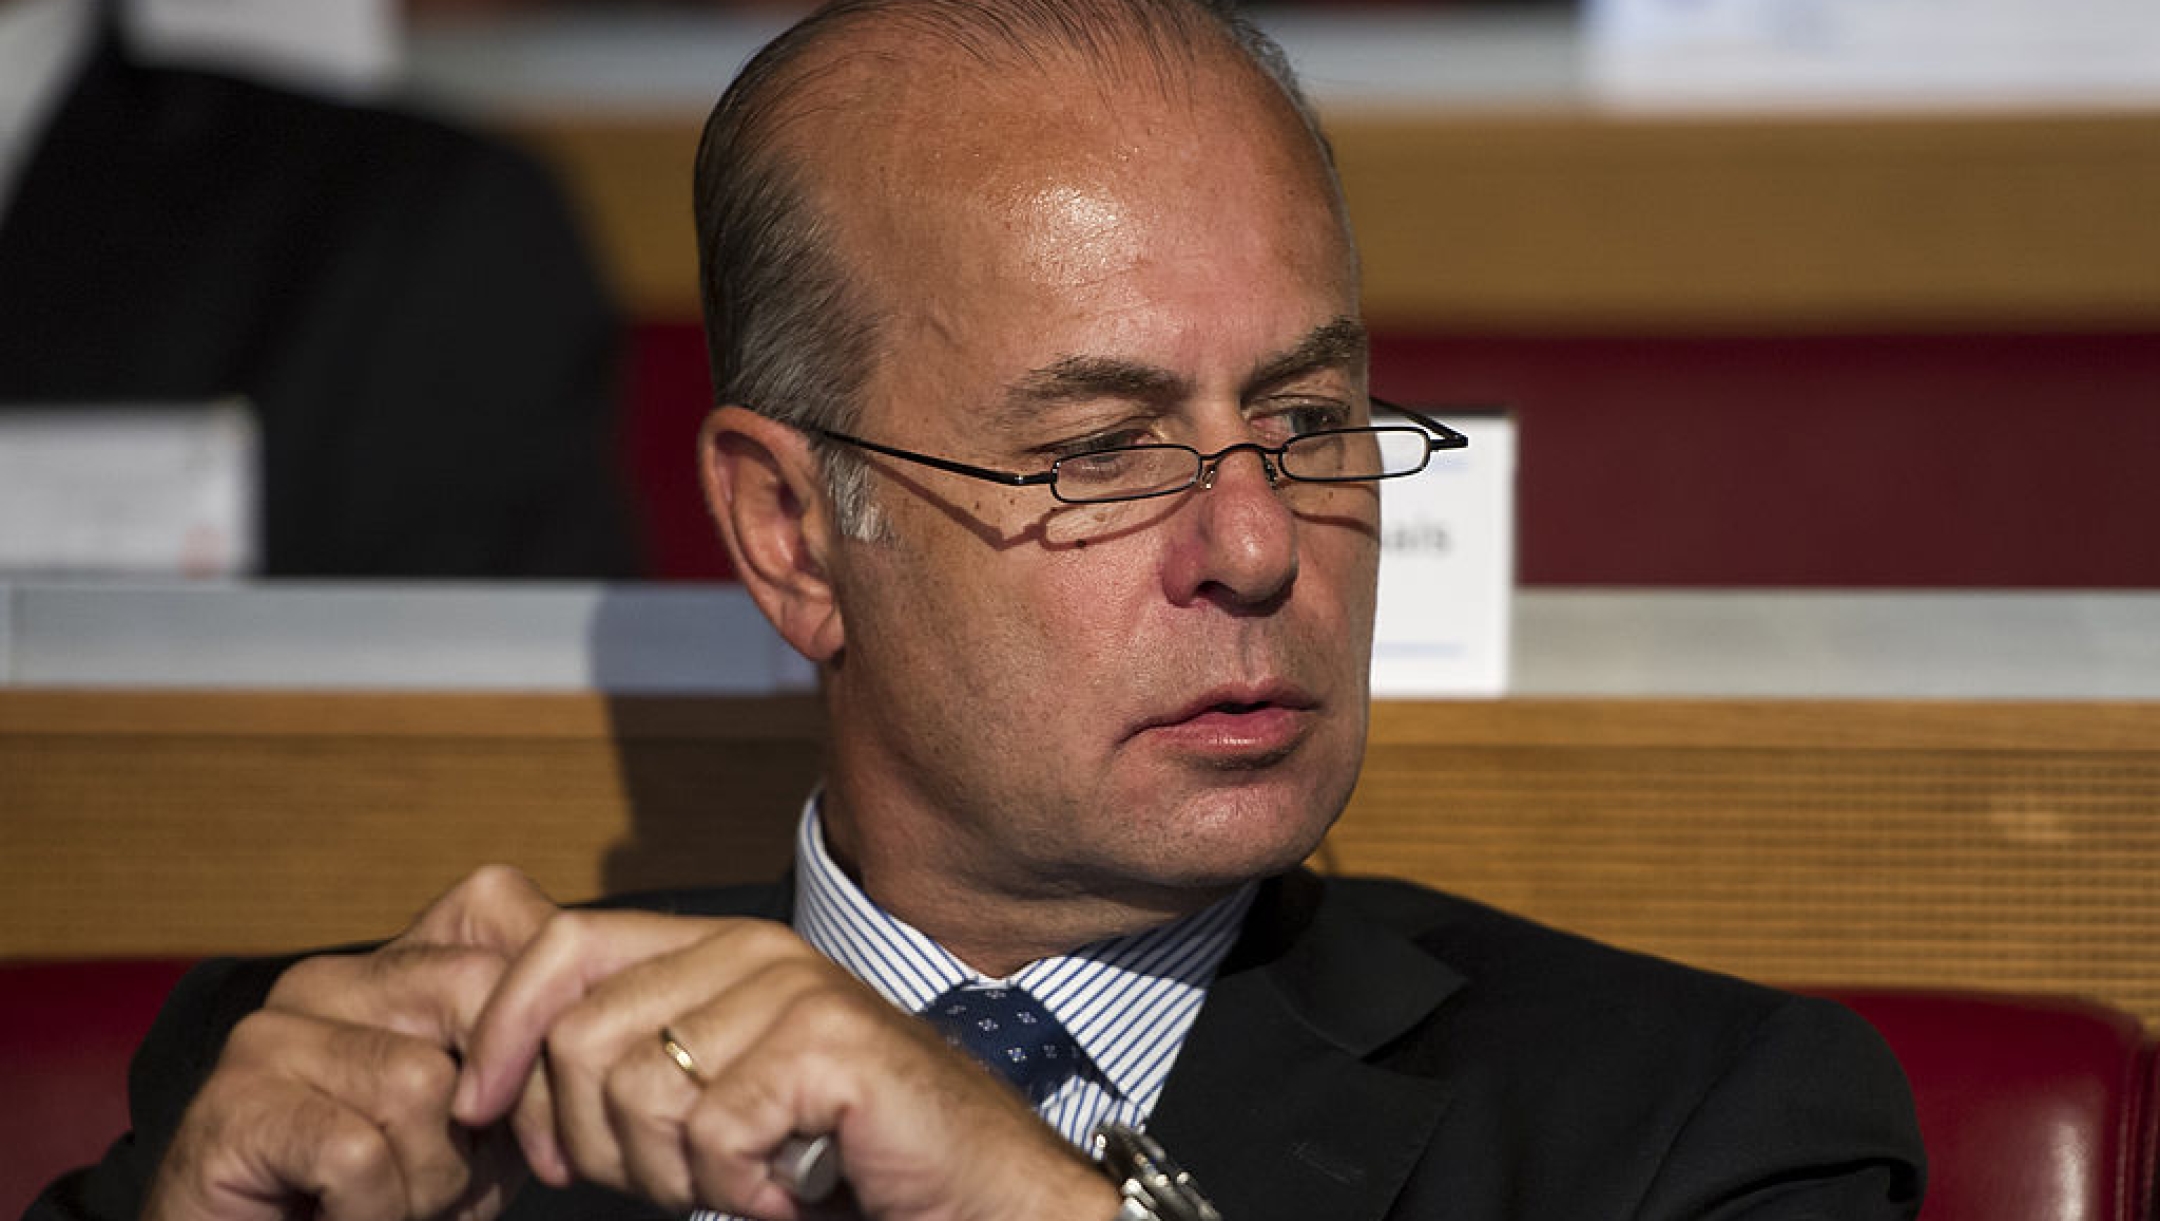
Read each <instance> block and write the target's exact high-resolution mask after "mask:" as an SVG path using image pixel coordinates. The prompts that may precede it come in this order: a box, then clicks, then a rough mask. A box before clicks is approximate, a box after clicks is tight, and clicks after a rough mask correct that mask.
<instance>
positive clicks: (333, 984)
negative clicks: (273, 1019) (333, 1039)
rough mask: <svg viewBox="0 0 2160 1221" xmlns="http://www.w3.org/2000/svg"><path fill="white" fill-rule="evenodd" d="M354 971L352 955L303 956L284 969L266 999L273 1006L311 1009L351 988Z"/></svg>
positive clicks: (266, 1002)
mask: <svg viewBox="0 0 2160 1221" xmlns="http://www.w3.org/2000/svg"><path fill="white" fill-rule="evenodd" d="M353 974H354V964H353V959H352V958H351V957H350V956H348V955H340V954H318V955H315V956H314V957H312V958H303V959H301V960H300V961H298V962H296V963H294V964H292V965H291V966H289V967H287V968H285V970H284V971H282V972H280V973H279V975H278V978H277V982H276V983H274V984H272V985H271V987H270V995H269V997H268V998H267V1000H266V1001H265V1002H264V1003H265V1004H267V1005H269V1006H270V1007H272V1008H278V1009H293V1010H302V1011H305V1010H310V1009H315V1008H319V1007H320V1006H321V1004H322V1002H323V1001H324V1000H326V999H327V998H329V997H333V996H336V995H337V994H338V993H339V992H340V991H342V990H343V989H345V988H347V987H349V986H350V985H351V983H352V979H353Z"/></svg>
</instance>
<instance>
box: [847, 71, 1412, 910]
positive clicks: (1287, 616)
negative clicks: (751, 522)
mask: <svg viewBox="0 0 2160 1221" xmlns="http://www.w3.org/2000/svg"><path fill="white" fill-rule="evenodd" d="M1233 82H1236V83H1233ZM960 88H961V92H962V93H963V94H965V93H972V92H975V91H976V90H977V89H978V88H984V87H978V86H973V85H968V86H962V87H960ZM1190 88H1191V92H1192V95H1193V96H1191V97H1185V98H1180V99H1177V100H1165V99H1163V98H1161V97H1159V96H1157V95H1156V93H1155V91H1154V90H1152V89H1140V90H1129V91H1121V90H1112V89H1105V88H1101V87H1099V86H1097V85H1096V84H1095V83H1093V82H1090V81H1086V80H1084V79H1083V80H1077V81H1075V82H1074V83H1073V84H1072V85H1071V87H1069V88H1065V89H1050V90H1042V89H1032V88H1031V89H1030V90H1029V91H1027V93H1025V94H1021V93H1019V92H1017V91H1007V92H1006V93H1004V94H1002V95H998V94H995V93H994V91H989V93H990V95H989V96H978V97H974V98H968V99H963V100H962V101H960V102H959V103H957V104H955V103H953V100H952V98H951V97H950V95H949V94H948V95H947V96H944V97H941V98H939V99H938V104H936V105H926V106H923V107H920V108H917V109H914V110H907V109H905V108H903V110H902V111H901V112H899V113H895V114H894V115H893V116H892V122H891V124H890V126H889V127H884V128H881V130H880V131H879V132H877V133H873V134H870V135H866V136H864V137H862V138H860V140H859V143H860V145H861V147H859V148H857V149H854V150H853V152H854V154H855V155H853V156H852V157H848V156H836V157H834V158H833V161H834V162H836V163H842V164H844V165H845V167H846V168H844V169H841V170H838V171H836V172H835V174H834V176H833V177H832V178H831V179H829V180H828V183H829V186H830V187H831V188H832V189H833V190H834V191H835V194H834V195H833V196H832V197H831V198H832V199H834V200H835V201H842V202H837V203H836V205H835V206H836V207H837V208H838V209H839V210H840V214H841V215H842V217H843V218H844V219H843V221H842V224H841V229H842V234H841V237H842V243H843V248H844V249H845V250H847V251H848V254H849V257H850V258H851V259H853V260H855V262H854V265H855V266H859V267H867V268H869V269H870V275H869V279H870V282H871V283H872V284H873V285H874V286H875V287H874V293H875V295H876V298H877V303H878V305H879V306H880V307H881V308H882V310H883V311H884V313H883V318H882V322H881V332H880V333H881V338H882V353H881V357H880V359H879V361H878V363H877V367H876V371H875V373H874V375H873V379H872V388H871V392H870V394H869V396H868V401H867V402H866V404H865V413H864V415H863V417H862V418H861V420H860V421H858V423H857V425H856V432H857V433H858V434H859V435H861V436H864V437H866V438H868V439H871V440H875V441H878V442H882V443H885V444H889V445H895V446H899V447H902V448H906V449H911V450H917V451H922V452H926V453H930V454H935V455H939V456H943V457H948V458H952V459H956V460H958V461H962V462H967V463H971V464H975V465H979V466H985V467H992V468H996V469H1000V470H1008V471H1037V470H1042V469H1044V468H1045V467H1047V466H1048V464H1049V462H1050V461H1051V460H1052V459H1053V458H1055V457H1057V456H1060V455H1062V454H1066V453H1070V452H1073V451H1074V450H1077V449H1080V448H1084V447H1085V446H1086V445H1088V444H1090V443H1101V442H1102V441H1103V440H1104V439H1108V442H1109V443H1112V444H1129V443H1139V442H1151V441H1164V442H1176V443H1182V444H1186V445H1191V446H1193V447H1195V448H1197V449H1199V450H1201V451H1202V452H1211V451H1215V450H1219V449H1221V448H1222V447H1224V446H1228V445H1234V444H1238V443H1241V442H1247V441H1251V440H1255V439H1265V438H1266V437H1267V436H1269V435H1272V434H1270V433H1269V432H1268V430H1269V429H1273V428H1278V427H1280V425H1281V423H1282V421H1283V420H1284V419H1287V418H1297V419H1300V420H1304V419H1309V418H1311V417H1310V416H1297V417H1290V416H1286V415H1285V413H1296V412H1306V413H1310V412H1319V413H1322V414H1323V415H1325V416H1327V417H1329V418H1333V417H1335V416H1342V417H1346V422H1349V423H1362V422H1364V417H1363V412H1364V409H1365V398H1364V395H1365V347H1364V342H1363V332H1362V330H1361V328H1359V327H1358V325H1357V324H1356V322H1355V321H1354V319H1355V318H1356V315H1357V300H1356V294H1357V287H1356V274H1355V270H1354V263H1353V259H1352V256H1351V253H1350V251H1349V249H1348V243H1347V238H1346V236H1345V234H1344V232H1343V229H1342V226H1341V225H1340V223H1339V222H1338V221H1337V219H1336V218H1335V216H1334V215H1333V214H1332V212H1331V210H1330V208H1329V206H1328V197H1327V195H1326V194H1325V186H1324V182H1323V179H1322V178H1321V176H1320V174H1321V172H1320V170H1319V167H1318V165H1317V162H1316V160H1315V154H1314V153H1313V151H1312V150H1311V149H1310V148H1309V147H1307V146H1306V145H1305V144H1304V142H1303V139H1302V136H1301V135H1300V134H1299V133H1297V132H1296V131H1294V130H1285V129H1284V126H1283V119H1284V118H1285V117H1286V116H1287V111H1286V110H1278V111H1269V112H1267V113H1266V118H1265V119H1263V118H1262V117H1260V116H1259V115H1258V114H1256V112H1255V110H1254V108H1253V107H1254V98H1255V96H1256V95H1255V93H1254V92H1253V91H1252V87H1251V82H1250V81H1245V80H1242V78H1233V77H1229V76H1227V75H1225V76H1223V77H1222V78H1221V79H1216V80H1210V79H1207V74H1205V73H1203V74H1202V79H1199V80H1195V81H1194V82H1193V83H1192V84H1191V86H1190ZM1052 97H1054V98H1055V99H1057V100H1055V101H1051V100H1047V99H1048V98H1052ZM970 102H972V103H974V104H970ZM845 201H854V202H853V203H849V202H845ZM863 201H874V203H873V204H872V205H871V206H862V203H863ZM866 458H867V460H868V461H869V462H870V464H871V466H872V467H873V468H874V470H875V473H874V474H873V475H872V476H871V479H872V485H873V497H874V501H875V503H876V505H877V506H878V508H879V510H880V512H881V515H882V517H883V520H884V522H885V530H884V531H883V535H882V537H880V538H878V539H875V540H872V541H847V542H843V543H841V544H839V546H838V550H837V552H836V556H835V563H834V566H833V567H834V573H833V575H834V580H835V582H836V584H837V586H838V592H839V597H840V605H841V614H842V617H843V623H844V631H845V644H844V647H843V649H842V652H841V655H840V656H839V658H838V659H837V662H836V664H835V665H834V666H833V668H832V669H831V671H830V673H829V675H828V679H829V684H830V686H829V690H830V693H831V697H832V708H833V715H834V741H835V747H834V749H835V758H834V767H833V773H832V794H833V801H834V802H835V804H836V806H838V807H839V808H841V809H844V810H846V811H847V812H848V813H847V814H846V815H845V816H846V817H848V818H850V819H852V820H853V821H854V823H855V824H856V825H857V827H858V829H857V831H856V832H855V834H854V836H853V843H854V845H855V848H856V851H857V854H858V856H859V857H860V863H861V866H862V868H863V870H864V873H865V875H866V877H865V881H866V884H868V885H869V886H870V887H871V889H872V893H877V890H878V886H879V882H880V879H879V877H878V876H877V874H878V871H879V870H880V868H882V867H883V865H884V863H885V862H887V861H893V862H896V867H897V868H903V869H904V868H909V867H911V866H909V865H906V864H898V863H897V862H902V861H913V862H914V865H913V866H912V867H915V868H936V869H939V870H942V871H943V872H944V876H946V877H947V878H948V879H950V880H951V883H952V885H954V886H955V887H958V888H960V889H962V890H968V891H973V892H976V893H979V894H987V895H1014V896H1041V895H1045V894H1058V893H1064V894H1079V893H1085V894H1109V895H1117V894H1129V895H1131V896H1133V897H1134V898H1135V899H1136V901H1139V902H1143V903H1146V902H1154V903H1158V904H1162V905H1165V906H1175V905H1177V902H1178V900H1174V899H1171V898H1170V897H1169V896H1181V897H1190V896H1191V895H1193V894H1195V893H1202V892H1213V891H1217V890H1220V889H1222V888H1224V887H1226V886H1229V885H1233V884H1235V883H1237V882H1239V881H1242V880H1244V879H1246V878H1249V877H1252V876H1257V875H1260V874H1264V873H1268V872H1273V871H1276V870H1279V869H1281V868H1284V867H1287V866H1288V865H1290V864H1293V863H1295V862H1296V861H1298V860H1300V859H1302V857H1303V856H1304V855H1306V854H1307V853H1308V852H1309V851H1311V850H1312V849H1313V848H1314V847H1315V846H1316V845H1317V842H1318V840H1319V837H1320V836H1321V835H1322V834H1323V833H1324V831H1325V829H1326V827H1327V825H1328V823H1329V822H1330V821H1331V820H1332V819H1333V817H1334V815H1335V814H1336V813H1337V812H1338V811H1339V810H1340V808H1341V806H1342V804H1343V802H1344V801H1345V800H1346V799H1347V797H1348V794H1349V790H1350V787H1351V785H1352V783H1353V781H1354V779H1355V776H1356V771H1357V767H1358V763H1359V759H1360V756H1361V754H1362V750H1363V741H1364V726H1365V716H1366V674H1367V667H1368V655H1369V650H1370V643H1371V625H1372V611H1373V589H1374V579H1375V572H1376V565H1377V559H1378V542H1377V536H1378V531H1377V519H1378V500H1377V495H1376V493H1375V491H1374V489H1373V488H1372V487H1371V486H1370V485H1348V486H1338V487H1323V486H1321V485H1296V484H1285V485H1283V486H1282V487H1280V488H1277V487H1272V486H1270V483H1269V480H1268V478H1267V475H1266V473H1265V471H1264V468H1263V465H1262V463H1261V462H1260V461H1259V459H1258V458H1257V457H1255V456H1254V455H1253V454H1252V453H1250V452H1240V453H1238V454H1235V455H1232V456H1230V457H1228V458H1226V459H1225V460H1224V461H1223V463H1222V464H1221V467H1220V469H1219V470H1218V471H1217V472H1216V474H1215V476H1214V478H1213V481H1212V487H1210V488H1207V489H1202V488H1197V487H1196V488H1194V489H1192V490H1190V491H1188V492H1185V493H1182V494H1179V495H1175V496H1170V497H1165V498H1161V499H1155V500H1149V501H1145V502H1139V503H1134V504H1128V505H1123V506H1118V507H1117V508H1115V509H1108V510H1106V509H1100V508H1085V507H1073V506H1066V505H1061V504H1059V503H1058V502H1057V501H1055V500H1054V499H1053V498H1052V497H1051V495H1050V494H1049V492H1048V491H1047V490H1046V489H1043V488H1035V487H1031V488H1006V487H999V486H995V485H992V484H988V483H983V482H978V481H975V480H971V479H967V478H963V477H960V476H955V475H950V474H946V473H943V472H938V471H934V470H928V469H925V468H922V467H918V466H912V465H908V464H904V463H898V462H893V461H890V460H887V459H883V458H878V457H875V456H868V455H866Z"/></svg>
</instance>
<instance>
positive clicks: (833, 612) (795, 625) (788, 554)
mask: <svg viewBox="0 0 2160 1221" xmlns="http://www.w3.org/2000/svg"><path fill="white" fill-rule="evenodd" d="M698 471H699V475H700V476H701V478H702V479H703V481H704V484H705V504H706V507H707V508H708V509H709V510H710V511H711V513H712V515H713V522H714V524H716V525H717V526H718V527H719V529H720V540H721V542H722V543H724V544H726V546H727V550H728V556H729V558H730V559H732V560H734V562H735V573H736V576H737V578H738V579H740V580H741V581H742V583H743V585H744V586H745V587H746V588H748V589H749V591H750V596H751V598H752V599H754V600H755V601H756V602H757V604H758V609H760V610H762V611H764V612H765V617H766V618H767V619H769V620H771V621H772V625H773V626H774V627H775V628H777V629H779V632H780V635H781V637H782V638H783V639H785V640H786V641H787V642H788V643H789V644H790V645H792V646H794V648H795V651H796V652H799V653H801V654H802V655H803V656H805V657H807V658H809V659H810V660H811V661H813V662H817V663H820V664H822V663H824V662H827V661H830V660H832V658H833V656H834V655H835V654H837V653H838V652H839V651H840V647H841V645H842V644H843V643H845V637H846V633H845V632H844V631H843V630H842V625H841V621H840V604H839V601H838V599H837V598H835V597H834V594H833V583H832V580H831V578H830V575H829V572H828V569H827V567H826V563H827V560H828V559H829V557H830V556H831V555H832V550H833V546H834V543H835V542H836V540H837V537H838V536H837V534H836V532H835V529H834V522H833V517H832V506H831V503H830V501H829V500H828V498H827V497H826V495H825V489H824V482H823V479H822V478H821V477H820V475H819V473H818V460H817V455H816V454H815V453H814V452H812V450H811V446H810V440H809V438H807V437H805V436H804V435H803V434H802V433H800V432H797V431H796V430H795V429H793V428H790V427H788V426H787V425H785V424H782V423H780V422H779V421H777V420H773V419H769V418H767V417H765V416H762V415H759V414H758V413H756V412H754V411H750V410H748V409H747V408H743V407H734V406H730V407H722V408H720V409H719V410H717V411H714V412H713V413H712V414H711V415H709V416H706V417H705V427H704V428H703V429H702V430H701V431H700V432H699V434H698Z"/></svg>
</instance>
